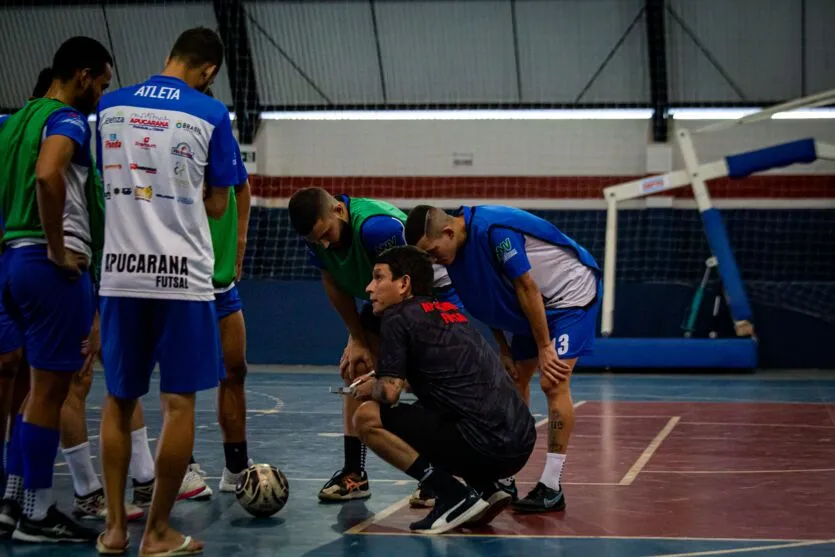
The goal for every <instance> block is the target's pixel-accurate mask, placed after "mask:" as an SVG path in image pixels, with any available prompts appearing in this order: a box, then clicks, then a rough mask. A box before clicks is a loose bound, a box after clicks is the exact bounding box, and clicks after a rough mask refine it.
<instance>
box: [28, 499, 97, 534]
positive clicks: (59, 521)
mask: <svg viewBox="0 0 835 557" xmlns="http://www.w3.org/2000/svg"><path fill="white" fill-rule="evenodd" d="M98 535H99V533H98V532H96V531H95V530H91V529H90V528H87V527H85V526H82V525H80V524H78V523H76V522H74V521H73V520H72V519H71V518H70V517H68V516H67V515H65V514H64V513H62V512H61V511H59V510H58V507H56V506H55V505H52V506H51V507H49V510H48V511H46V516H45V517H44V518H43V520H32V519H31V518H29V517H27V516H26V515H23V516H21V517H20V522H18V523H17V529H16V530H15V531H14V533H13V534H12V539H13V540H17V541H19V542H29V543H90V542H94V541H96V538H97V537H98Z"/></svg>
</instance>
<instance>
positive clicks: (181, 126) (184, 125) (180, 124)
mask: <svg viewBox="0 0 835 557" xmlns="http://www.w3.org/2000/svg"><path fill="white" fill-rule="evenodd" d="M175 126H176V127H177V129H178V130H185V131H187V132H190V133H193V134H194V135H200V134H201V133H202V130H201V129H200V128H199V127H197V126H195V125H194V124H190V123H188V122H184V121H182V120H178V121H177V123H176V124H175Z"/></svg>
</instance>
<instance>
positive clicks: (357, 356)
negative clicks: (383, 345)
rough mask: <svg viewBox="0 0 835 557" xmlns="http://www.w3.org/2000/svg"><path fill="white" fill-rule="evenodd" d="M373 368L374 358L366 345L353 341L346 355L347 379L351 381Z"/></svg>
mask: <svg viewBox="0 0 835 557" xmlns="http://www.w3.org/2000/svg"><path fill="white" fill-rule="evenodd" d="M372 369H374V359H373V357H372V356H371V350H369V349H368V347H367V346H363V345H361V344H358V343H355V344H354V345H353V346H351V353H350V355H349V356H348V380H349V381H353V380H354V379H356V378H357V377H359V376H360V375H364V374H366V373H368V372H369V371H371V370H372Z"/></svg>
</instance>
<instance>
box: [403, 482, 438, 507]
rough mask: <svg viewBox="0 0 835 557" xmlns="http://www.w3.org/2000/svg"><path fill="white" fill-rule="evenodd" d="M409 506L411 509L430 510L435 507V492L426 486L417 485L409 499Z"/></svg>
mask: <svg viewBox="0 0 835 557" xmlns="http://www.w3.org/2000/svg"><path fill="white" fill-rule="evenodd" d="M409 506H410V507H412V508H413V509H431V508H432V507H434V506H435V492H434V491H433V490H432V488H431V487H429V486H428V485H419V486H418V488H417V489H416V490H415V492H414V493H412V496H411V497H409Z"/></svg>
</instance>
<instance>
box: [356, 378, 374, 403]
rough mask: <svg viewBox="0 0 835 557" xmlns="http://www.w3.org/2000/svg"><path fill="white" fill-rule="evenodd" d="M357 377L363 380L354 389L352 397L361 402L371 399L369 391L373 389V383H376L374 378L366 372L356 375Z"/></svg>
mask: <svg viewBox="0 0 835 557" xmlns="http://www.w3.org/2000/svg"><path fill="white" fill-rule="evenodd" d="M357 379H362V380H363V381H362V383H360V384H359V385H357V386H356V388H355V389H354V398H355V399H357V400H359V401H362V402H365V401H366V400H371V393H372V392H373V391H374V383H376V379H374V378H373V377H369V375H368V374H365V375H363V376H362V377H358V378H357Z"/></svg>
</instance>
